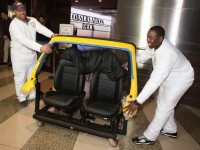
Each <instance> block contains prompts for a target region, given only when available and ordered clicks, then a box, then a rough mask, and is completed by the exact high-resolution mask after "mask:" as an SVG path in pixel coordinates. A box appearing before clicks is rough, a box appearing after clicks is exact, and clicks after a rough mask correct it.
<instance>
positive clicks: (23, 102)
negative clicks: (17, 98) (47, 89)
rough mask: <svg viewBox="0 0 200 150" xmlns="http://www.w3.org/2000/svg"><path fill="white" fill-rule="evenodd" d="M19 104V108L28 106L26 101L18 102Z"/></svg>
mask: <svg viewBox="0 0 200 150" xmlns="http://www.w3.org/2000/svg"><path fill="white" fill-rule="evenodd" d="M19 104H20V106H22V107H26V106H27V105H28V101H27V100H25V101H22V102H20V103H19Z"/></svg>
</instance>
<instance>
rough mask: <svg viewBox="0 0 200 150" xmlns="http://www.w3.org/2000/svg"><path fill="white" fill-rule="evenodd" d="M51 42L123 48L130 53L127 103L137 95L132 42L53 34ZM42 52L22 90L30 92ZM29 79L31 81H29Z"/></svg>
mask: <svg viewBox="0 0 200 150" xmlns="http://www.w3.org/2000/svg"><path fill="white" fill-rule="evenodd" d="M53 43H63V44H64V43H71V44H82V45H88V46H99V47H110V48H115V49H118V50H120V49H121V50H125V51H128V52H129V54H130V61H131V63H129V64H131V66H130V69H131V70H130V73H131V87H130V93H129V95H127V97H126V101H127V103H128V102H130V101H133V100H135V99H136V97H137V69H136V56H135V51H136V49H135V47H134V46H133V45H132V44H129V43H124V42H118V41H110V40H106V39H95V38H84V37H73V36H62V35H59V36H55V37H53V38H52V39H51V41H50V42H49V44H50V45H51V44H53ZM42 56H43V54H42V55H41V56H40V58H39V59H38V61H37V63H36V65H35V67H34V69H33V72H32V74H31V79H29V80H28V81H27V82H26V83H25V84H24V86H23V87H22V91H27V92H30V91H31V90H32V89H33V88H32V86H33V85H34V84H35V78H36V77H35V75H36V71H37V68H38V66H39V64H40V60H41V59H42ZM30 80H31V81H30Z"/></svg>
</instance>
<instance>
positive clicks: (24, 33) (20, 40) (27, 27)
mask: <svg viewBox="0 0 200 150" xmlns="http://www.w3.org/2000/svg"><path fill="white" fill-rule="evenodd" d="M13 12H14V14H15V15H16V17H15V18H14V19H13V20H12V22H11V24H10V28H9V32H10V36H11V61H12V67H13V72H14V80H15V88H16V95H17V99H18V100H19V102H20V103H21V104H22V105H24V104H25V105H27V100H29V99H33V98H35V90H33V91H32V92H31V93H30V94H28V95H27V94H25V93H22V92H21V91H20V88H21V87H22V86H23V84H24V83H25V82H26V81H27V80H28V79H29V77H30V75H31V72H32V70H33V67H34V66H35V64H36V61H37V53H36V52H45V53H48V54H49V53H51V52H52V49H51V48H50V47H49V46H48V44H46V45H41V44H38V43H36V42H35V41H36V31H37V32H39V33H41V34H43V35H45V36H47V37H49V38H51V37H52V36H53V35H54V33H53V32H52V31H50V30H49V29H48V28H46V27H45V26H43V25H41V24H40V23H39V22H38V21H37V20H36V19H35V18H33V17H27V16H26V8H25V6H24V5H23V4H22V3H21V2H15V3H14V4H13Z"/></svg>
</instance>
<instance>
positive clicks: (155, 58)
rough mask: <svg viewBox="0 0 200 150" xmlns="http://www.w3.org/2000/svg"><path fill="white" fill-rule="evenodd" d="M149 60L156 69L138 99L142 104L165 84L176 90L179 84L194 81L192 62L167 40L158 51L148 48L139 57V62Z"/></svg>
mask: <svg viewBox="0 0 200 150" xmlns="http://www.w3.org/2000/svg"><path fill="white" fill-rule="evenodd" d="M149 58H152V63H153V68H154V69H153V72H152V73H151V76H150V79H149V80H148V81H147V83H146V85H145V86H144V88H143V90H142V91H141V93H140V94H139V95H138V97H137V101H138V102H139V103H140V104H142V103H144V102H145V101H146V100H147V99H148V98H149V97H150V96H151V95H152V94H153V93H154V92H155V91H156V89H157V88H158V87H159V86H160V85H161V84H163V83H165V84H167V85H168V86H172V88H176V85H177V84H178V85H180V84H184V83H187V81H191V80H194V70H193V68H192V66H191V64H190V62H189V61H188V60H187V59H186V58H185V56H184V55H183V54H182V53H181V52H180V51H179V50H178V49H177V48H176V47H175V46H173V45H172V44H171V43H170V42H169V41H168V40H166V39H164V40H163V42H162V44H161V46H160V47H159V48H158V49H157V50H156V51H154V49H150V48H147V49H146V50H145V51H144V52H143V53H141V54H140V55H138V56H137V62H143V61H145V60H148V59H149Z"/></svg>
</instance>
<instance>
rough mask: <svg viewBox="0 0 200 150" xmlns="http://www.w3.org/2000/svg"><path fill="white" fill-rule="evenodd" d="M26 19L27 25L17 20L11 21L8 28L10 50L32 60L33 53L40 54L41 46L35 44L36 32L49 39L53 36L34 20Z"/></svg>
mask: <svg viewBox="0 0 200 150" xmlns="http://www.w3.org/2000/svg"><path fill="white" fill-rule="evenodd" d="M27 19H28V22H27V23H25V22H23V21H21V20H19V19H18V18H14V19H13V20H12V22H11V24H10V27H9V31H10V36H11V50H12V51H14V53H17V54H20V55H21V56H23V57H24V58H33V57H35V55H36V52H35V51H38V52H40V47H41V46H42V45H40V44H38V43H36V42H35V41H36V31H37V32H39V33H41V34H43V35H45V36H47V37H49V38H50V37H51V36H52V35H53V32H52V31H51V30H49V29H48V28H46V27H45V26H43V25H41V24H40V23H39V22H38V21H37V20H36V19H35V18H33V17H27Z"/></svg>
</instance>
